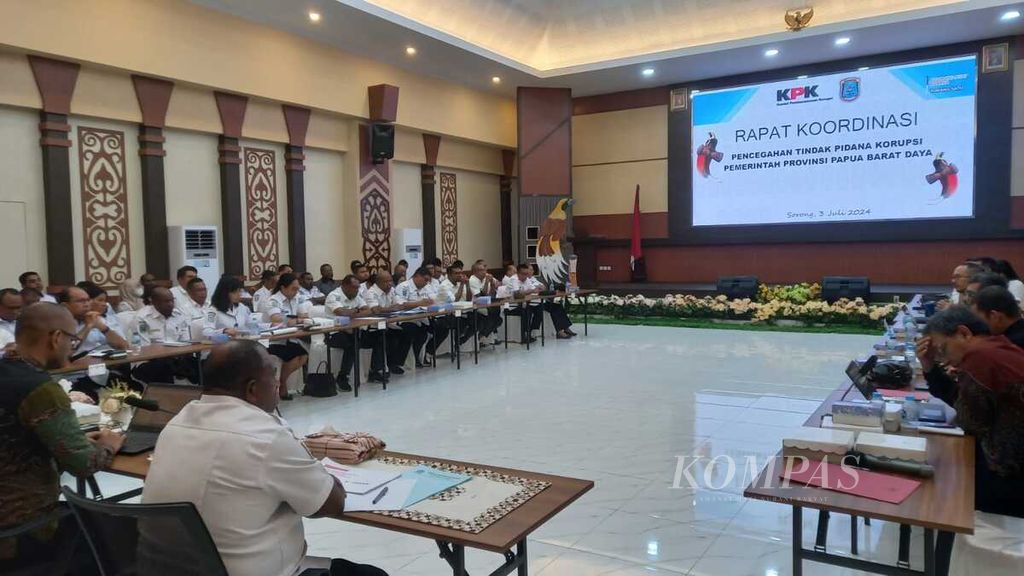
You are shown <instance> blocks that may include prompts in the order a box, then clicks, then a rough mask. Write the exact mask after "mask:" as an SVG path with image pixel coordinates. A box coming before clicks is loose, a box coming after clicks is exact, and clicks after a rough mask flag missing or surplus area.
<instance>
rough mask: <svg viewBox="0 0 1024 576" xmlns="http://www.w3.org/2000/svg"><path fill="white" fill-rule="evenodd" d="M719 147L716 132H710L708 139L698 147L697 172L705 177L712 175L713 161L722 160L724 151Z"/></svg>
mask: <svg viewBox="0 0 1024 576" xmlns="http://www.w3.org/2000/svg"><path fill="white" fill-rule="evenodd" d="M717 148H718V138H716V137H715V133H714V132H708V139H707V140H705V141H704V143H703V144H701V145H700V146H698V147H697V172H699V173H700V175H701V176H703V177H705V178H707V177H708V176H711V161H712V160H714V161H715V162H721V161H722V153H721V152H719V151H718V150H717Z"/></svg>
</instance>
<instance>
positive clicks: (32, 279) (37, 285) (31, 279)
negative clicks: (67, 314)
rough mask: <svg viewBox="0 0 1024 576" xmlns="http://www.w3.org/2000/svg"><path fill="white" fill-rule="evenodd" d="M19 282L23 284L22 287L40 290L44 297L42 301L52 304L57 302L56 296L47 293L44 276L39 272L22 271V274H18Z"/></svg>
mask: <svg viewBox="0 0 1024 576" xmlns="http://www.w3.org/2000/svg"><path fill="white" fill-rule="evenodd" d="M18 283H19V284H21V287H22V288H32V289H33V290H38V291H39V293H40V294H42V295H43V298H42V300H40V302H49V303H50V304H56V303H57V299H56V298H54V297H53V296H50V295H49V294H47V293H46V290H45V289H44V288H43V278H42V276H40V275H39V273H38V272H32V271H29V272H22V273H21V275H20V276H18Z"/></svg>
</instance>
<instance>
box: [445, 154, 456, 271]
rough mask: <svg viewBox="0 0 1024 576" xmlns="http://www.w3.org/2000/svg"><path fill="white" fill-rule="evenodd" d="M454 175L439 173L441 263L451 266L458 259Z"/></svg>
mask: <svg viewBox="0 0 1024 576" xmlns="http://www.w3.org/2000/svg"><path fill="white" fill-rule="evenodd" d="M456 196H457V194H456V181H455V174H452V173H450V172H441V261H442V262H443V263H444V265H445V266H446V267H447V266H451V264H452V262H455V261H456V260H458V259H459V218H458V209H457V208H458V205H457V199H456Z"/></svg>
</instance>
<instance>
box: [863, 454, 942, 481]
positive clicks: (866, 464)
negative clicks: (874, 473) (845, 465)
mask: <svg viewBox="0 0 1024 576" xmlns="http://www.w3.org/2000/svg"><path fill="white" fill-rule="evenodd" d="M847 458H848V459H850V460H852V461H853V464H854V466H859V467H861V468H867V469H868V470H878V471H881V472H895V473H897V474H906V475H908V476H919V477H921V478H931V477H932V476H935V468H933V467H932V466H931V465H929V464H918V463H916V462H901V461H895V460H885V459H882V458H877V457H875V456H871V455H868V454H865V453H863V452H859V451H857V450H848V451H847V452H846V456H845V457H843V460H844V461H845V460H846V459H847Z"/></svg>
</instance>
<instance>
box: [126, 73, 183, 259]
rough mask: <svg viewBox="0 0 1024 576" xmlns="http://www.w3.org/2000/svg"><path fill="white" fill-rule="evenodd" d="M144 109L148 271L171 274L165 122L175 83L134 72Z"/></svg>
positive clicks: (141, 151)
mask: <svg viewBox="0 0 1024 576" xmlns="http://www.w3.org/2000/svg"><path fill="white" fill-rule="evenodd" d="M132 83H133V84H134V85H135V97H136V98H137V99H138V101H139V109H140V110H141V111H142V123H141V124H139V165H140V166H141V168H142V224H143V228H144V229H145V235H146V272H149V273H151V274H155V275H156V276H157V277H158V278H170V277H171V265H170V255H169V254H168V246H167V243H168V239H167V189H166V183H165V180H164V156H166V155H167V152H166V151H165V150H164V140H165V138H164V122H165V120H166V118H167V105H168V104H169V103H170V101H171V91H172V90H173V89H174V84H173V83H172V82H168V81H166V80H160V79H157V78H148V77H146V76H138V75H134V74H133V75H132Z"/></svg>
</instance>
